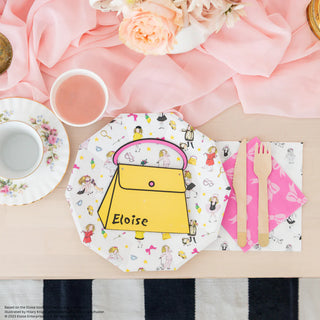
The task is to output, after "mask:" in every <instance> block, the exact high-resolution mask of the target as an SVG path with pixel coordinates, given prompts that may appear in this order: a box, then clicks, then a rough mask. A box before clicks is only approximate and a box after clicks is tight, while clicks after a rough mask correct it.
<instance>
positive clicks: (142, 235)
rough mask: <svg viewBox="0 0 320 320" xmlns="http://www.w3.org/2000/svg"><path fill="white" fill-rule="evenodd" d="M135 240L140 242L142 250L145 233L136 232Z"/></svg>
mask: <svg viewBox="0 0 320 320" xmlns="http://www.w3.org/2000/svg"><path fill="white" fill-rule="evenodd" d="M134 238H135V239H136V240H138V248H142V247H143V240H144V231H136V235H135V237H134Z"/></svg>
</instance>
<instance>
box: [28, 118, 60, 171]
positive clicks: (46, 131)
mask: <svg viewBox="0 0 320 320" xmlns="http://www.w3.org/2000/svg"><path fill="white" fill-rule="evenodd" d="M30 122H31V124H32V126H33V127H34V128H35V129H36V130H37V132H38V133H39V134H40V136H41V139H42V141H43V144H44V152H45V153H46V154H47V158H46V163H47V165H48V166H50V168H51V169H52V170H53V167H54V163H55V161H57V160H59V155H58V154H57V153H56V149H57V148H58V146H59V144H61V143H62V140H61V139H60V138H59V137H58V131H57V129H55V128H52V127H51V126H50V125H49V122H48V121H46V120H45V119H43V118H42V116H38V117H37V119H35V118H30Z"/></svg>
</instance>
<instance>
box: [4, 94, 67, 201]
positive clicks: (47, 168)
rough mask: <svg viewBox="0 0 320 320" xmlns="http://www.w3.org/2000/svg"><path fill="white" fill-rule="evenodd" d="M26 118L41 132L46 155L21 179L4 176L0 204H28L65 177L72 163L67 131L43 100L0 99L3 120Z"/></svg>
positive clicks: (43, 194)
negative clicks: (40, 101)
mask: <svg viewBox="0 0 320 320" xmlns="http://www.w3.org/2000/svg"><path fill="white" fill-rule="evenodd" d="M7 121H22V122H24V123H26V124H28V125H30V126H32V127H33V128H34V129H35V130H36V131H37V132H38V133H39V135H40V136H41V139H42V142H43V152H44V153H43V157H42V160H41V163H40V165H39V166H38V168H37V169H36V170H35V171H34V172H33V173H32V174H30V175H29V176H26V177H24V178H21V179H3V178H0V204H5V205H25V204H29V203H32V202H35V201H37V200H40V199H42V198H43V197H45V196H46V195H48V194H49V193H50V192H51V191H53V190H54V189H55V188H56V187H57V185H58V184H59V183H60V181H61V180H62V178H63V176H64V174H65V172H66V170H67V167H68V163H69V156H70V146H69V139H68V136H67V132H66V130H65V129H64V127H63V125H62V123H61V122H60V121H59V120H58V118H57V117H56V116H55V115H54V114H53V113H52V112H51V111H50V110H49V109H48V108H47V107H45V106H43V105H42V104H40V103H38V102H35V101H32V100H29V99H24V98H7V99H2V100H0V123H3V122H7Z"/></svg>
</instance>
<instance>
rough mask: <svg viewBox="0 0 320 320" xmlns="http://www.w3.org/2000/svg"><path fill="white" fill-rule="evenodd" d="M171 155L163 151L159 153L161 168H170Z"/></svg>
mask: <svg viewBox="0 0 320 320" xmlns="http://www.w3.org/2000/svg"><path fill="white" fill-rule="evenodd" d="M169 157H170V154H169V153H168V151H167V150H165V149H162V150H160V152H159V161H158V163H159V167H164V168H168V167H169V166H170V159H169Z"/></svg>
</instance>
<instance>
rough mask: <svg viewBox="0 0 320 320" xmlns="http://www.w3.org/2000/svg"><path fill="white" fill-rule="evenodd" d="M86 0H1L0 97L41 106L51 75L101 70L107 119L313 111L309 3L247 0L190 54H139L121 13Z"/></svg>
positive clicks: (314, 50) (318, 62)
mask: <svg viewBox="0 0 320 320" xmlns="http://www.w3.org/2000/svg"><path fill="white" fill-rule="evenodd" d="M88 2H89V1H88V0H67V1H66V0H19V1H17V0H7V1H5V0H0V15H1V16H0V32H1V33H3V34H4V35H5V36H6V37H7V38H8V39H9V40H10V42H11V44H12V47H13V60H12V64H11V66H10V68H9V69H8V71H7V72H6V73H4V74H3V75H1V76H0V98H5V97H13V96H19V97H26V98H31V99H34V100H36V101H39V102H42V103H44V104H46V105H49V101H48V99H49V92H50V88H51V86H52V83H53V81H54V80H55V78H56V77H57V76H59V75H60V74H61V73H62V72H64V71H67V70H69V69H72V68H86V69H89V70H92V71H93V72H96V73H97V74H98V75H100V76H101V77H102V78H103V79H104V81H105V83H106V85H107V86H108V88H109V93H110V101H109V105H108V109H107V112H106V114H105V115H106V116H116V115H118V114H119V113H122V112H166V111H173V110H175V111H176V112H177V113H180V114H181V115H182V116H183V117H184V119H185V120H186V121H188V122H190V123H191V124H192V125H193V126H199V125H201V124H203V123H205V122H207V121H208V120H210V119H211V118H213V117H214V116H215V115H217V114H219V113H220V112H222V111H224V110H225V109H227V108H229V107H230V106H232V105H234V104H236V103H239V102H240V103H241V104H242V106H243V109H244V112H246V113H263V114H272V115H281V116H291V117H301V118H306V117H319V116H320V81H319V74H320V41H319V40H318V39H317V38H316V37H315V36H314V35H313V33H312V32H311V30H310V28H309V26H308V23H307V18H306V7H307V5H308V2H309V0H282V1H279V0H248V1H245V2H246V12H247V16H246V17H245V18H243V19H242V20H241V21H240V22H238V23H236V25H235V27H234V28H233V29H228V28H226V27H224V28H223V29H222V30H221V31H220V32H219V33H217V34H212V35H211V36H210V37H209V38H208V40H207V41H206V42H205V43H204V44H203V45H201V46H200V47H199V48H196V49H194V50H192V51H190V52H187V53H183V54H178V55H166V56H143V55H141V54H138V53H135V52H134V51H131V50H130V49H128V48H127V47H125V46H124V45H123V44H121V42H120V40H119V37H118V27H119V22H120V17H117V16H116V14H115V13H102V12H98V11H96V10H94V9H93V8H91V7H90V6H89V3H88Z"/></svg>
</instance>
